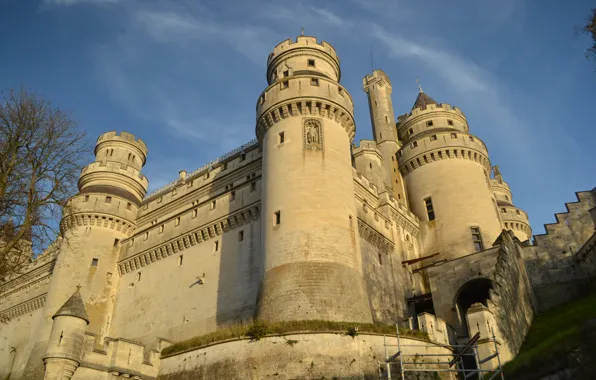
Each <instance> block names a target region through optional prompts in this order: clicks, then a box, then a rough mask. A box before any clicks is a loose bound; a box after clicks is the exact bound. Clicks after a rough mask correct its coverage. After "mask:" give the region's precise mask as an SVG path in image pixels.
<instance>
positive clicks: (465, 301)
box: [454, 277, 493, 336]
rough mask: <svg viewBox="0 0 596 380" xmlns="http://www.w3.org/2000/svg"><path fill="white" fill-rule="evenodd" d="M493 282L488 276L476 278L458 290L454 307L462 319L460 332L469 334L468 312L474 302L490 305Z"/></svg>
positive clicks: (460, 319)
mask: <svg viewBox="0 0 596 380" xmlns="http://www.w3.org/2000/svg"><path fill="white" fill-rule="evenodd" d="M492 287H493V283H492V281H491V280H489V279H488V278H483V277H480V278H476V279H473V280H470V281H468V282H466V283H465V284H463V285H462V286H461V287H460V288H459V289H458V291H457V293H456V295H455V299H454V307H455V309H456V310H457V312H458V317H459V321H460V328H458V331H459V332H460V333H465V334H466V335H468V336H469V335H470V334H469V328H468V324H467V321H466V312H467V311H468V309H469V308H470V306H472V305H473V304H475V303H477V302H479V303H481V304H483V305H484V306H487V307H488V299H489V298H490V290H491V289H492Z"/></svg>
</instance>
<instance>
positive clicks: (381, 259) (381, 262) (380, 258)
mask: <svg viewBox="0 0 596 380" xmlns="http://www.w3.org/2000/svg"><path fill="white" fill-rule="evenodd" d="M379 264H381V265H383V256H381V254H380V253H379Z"/></svg>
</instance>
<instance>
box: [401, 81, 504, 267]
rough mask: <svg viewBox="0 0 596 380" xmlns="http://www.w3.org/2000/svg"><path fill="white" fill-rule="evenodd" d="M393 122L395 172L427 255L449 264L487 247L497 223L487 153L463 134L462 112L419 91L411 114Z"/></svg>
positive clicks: (479, 142)
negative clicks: (397, 139)
mask: <svg viewBox="0 0 596 380" xmlns="http://www.w3.org/2000/svg"><path fill="white" fill-rule="evenodd" d="M398 120H399V123H398V133H399V137H400V140H402V141H403V143H404V144H403V146H402V147H401V149H400V150H399V151H398V154H397V156H398V160H399V170H400V171H401V173H402V175H403V176H404V180H405V182H406V186H407V189H408V194H409V202H410V207H411V209H412V211H413V212H414V213H415V214H416V215H417V216H418V217H419V218H420V220H421V221H422V222H423V223H421V229H422V230H423V234H422V235H423V236H424V239H425V241H424V245H425V247H426V248H425V249H426V250H427V252H430V253H440V254H441V256H440V258H444V259H452V258H457V257H461V256H464V255H467V254H469V253H471V252H475V251H480V250H483V249H486V248H489V247H491V246H492V244H493V242H494V241H495V239H496V238H497V237H498V236H499V234H500V232H501V223H500V220H499V215H498V212H497V207H496V203H495V199H494V194H493V191H492V188H491V184H490V170H491V166H490V161H489V158H488V151H487V149H486V145H484V143H483V142H482V140H480V139H479V138H478V137H476V136H473V135H471V134H470V133H469V128H468V123H467V120H466V117H465V116H464V114H463V112H462V111H461V110H460V109H458V108H456V107H451V106H450V105H448V104H438V103H437V102H435V101H434V100H433V99H432V98H431V97H429V96H428V95H427V94H425V93H424V92H422V90H421V91H420V93H419V94H418V98H417V99H416V102H415V104H414V107H413V108H412V112H411V113H410V114H406V115H403V116H400V117H399V118H398Z"/></svg>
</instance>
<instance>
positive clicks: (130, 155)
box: [128, 153, 132, 161]
mask: <svg viewBox="0 0 596 380" xmlns="http://www.w3.org/2000/svg"><path fill="white" fill-rule="evenodd" d="M131 157H132V153H129V154H128V161H130V158H131Z"/></svg>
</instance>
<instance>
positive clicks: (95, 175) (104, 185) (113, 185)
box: [28, 132, 148, 373]
mask: <svg viewBox="0 0 596 380" xmlns="http://www.w3.org/2000/svg"><path fill="white" fill-rule="evenodd" d="M146 155H147V147H146V146H145V143H144V142H143V141H141V140H140V139H136V138H135V137H134V136H133V135H131V134H129V133H125V132H122V133H120V134H117V133H116V132H108V133H104V134H103V135H101V136H100V137H99V138H98V140H97V144H96V146H95V156H96V160H95V162H92V163H91V164H89V165H87V166H86V167H85V168H83V170H82V172H81V176H80V179H79V193H78V194H77V195H75V196H74V197H72V198H71V199H70V200H69V202H68V204H67V207H65V209H64V212H63V214H64V215H63V218H62V221H61V224H60V228H61V230H62V231H63V237H64V239H63V240H62V244H61V246H60V253H59V256H58V259H57V261H56V266H55V268H54V274H53V276H52V279H51V282H50V285H49V291H48V295H47V298H46V303H45V305H44V311H43V317H42V318H43V319H42V322H41V323H40V325H39V326H40V327H39V330H38V332H37V333H36V334H35V336H36V338H37V339H38V340H39V341H38V344H36V346H35V347H34V352H33V353H32V355H31V357H30V359H29V363H30V364H28V367H29V369H28V371H30V373H36V372H38V369H34V368H33V367H35V366H36V365H37V363H39V362H41V360H40V356H39V355H40V354H42V353H43V352H45V347H44V345H45V344H46V343H45V342H47V339H48V336H49V332H50V331H49V330H50V327H51V317H52V315H54V313H55V312H56V310H58V309H59V308H60V306H61V305H63V304H64V301H65V300H66V299H67V298H68V297H69V296H70V292H71V291H72V289H74V288H75V287H76V286H77V285H79V284H81V285H82V286H83V295H84V298H85V300H86V309H87V312H88V317H89V318H88V319H89V326H88V331H89V332H91V333H93V334H95V335H96V336H97V341H98V342H101V341H102V339H103V337H105V335H106V334H107V331H108V330H109V327H110V318H111V314H112V310H113V307H114V301H115V295H116V291H117V288H118V280H119V277H118V269H117V266H116V262H117V260H118V253H119V250H120V242H121V241H122V240H123V239H125V238H127V237H129V236H131V234H132V232H133V230H134V228H135V221H136V215H137V211H138V208H139V206H140V204H141V201H142V199H143V197H144V196H145V193H146V191H147V186H148V181H147V178H145V176H144V175H143V174H141V172H140V170H141V168H142V166H143V165H144V163H145V158H146Z"/></svg>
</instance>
